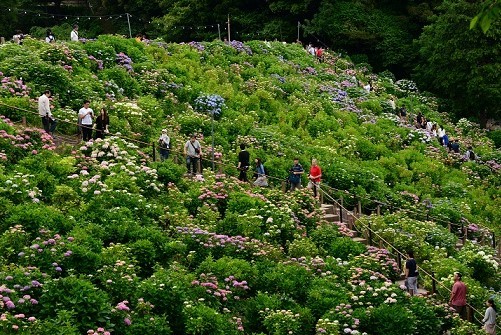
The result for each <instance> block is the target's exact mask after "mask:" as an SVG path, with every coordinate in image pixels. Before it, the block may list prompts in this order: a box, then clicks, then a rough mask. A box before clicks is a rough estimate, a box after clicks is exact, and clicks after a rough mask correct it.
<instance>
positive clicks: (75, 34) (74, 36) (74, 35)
mask: <svg viewBox="0 0 501 335" xmlns="http://www.w3.org/2000/svg"><path fill="white" fill-rule="evenodd" d="M70 41H72V42H78V24H75V25H73V30H72V31H71V34H70Z"/></svg>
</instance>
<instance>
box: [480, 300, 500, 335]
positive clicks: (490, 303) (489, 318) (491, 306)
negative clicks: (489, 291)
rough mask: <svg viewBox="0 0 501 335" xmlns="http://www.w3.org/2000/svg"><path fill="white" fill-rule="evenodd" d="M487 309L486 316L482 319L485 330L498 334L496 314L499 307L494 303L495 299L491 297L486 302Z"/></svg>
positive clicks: (492, 334) (493, 334) (491, 333)
mask: <svg viewBox="0 0 501 335" xmlns="http://www.w3.org/2000/svg"><path fill="white" fill-rule="evenodd" d="M485 305H486V306H487V309H486V310H485V316H484V318H483V320H482V322H483V323H484V330H485V332H486V333H487V334H490V335H496V314H497V308H496V304H495V303H494V299H492V298H491V299H489V300H487V301H486V302H485Z"/></svg>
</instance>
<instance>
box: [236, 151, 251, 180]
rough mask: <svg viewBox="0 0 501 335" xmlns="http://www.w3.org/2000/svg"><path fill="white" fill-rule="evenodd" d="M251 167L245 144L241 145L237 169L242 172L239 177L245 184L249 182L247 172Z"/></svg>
mask: <svg viewBox="0 0 501 335" xmlns="http://www.w3.org/2000/svg"><path fill="white" fill-rule="evenodd" d="M249 165H250V154H249V152H248V151H247V150H245V144H243V143H242V144H240V152H239V153H238V166H237V169H238V170H239V171H240V174H239V175H238V180H240V181H243V182H248V181H249V180H248V179H247V170H249Z"/></svg>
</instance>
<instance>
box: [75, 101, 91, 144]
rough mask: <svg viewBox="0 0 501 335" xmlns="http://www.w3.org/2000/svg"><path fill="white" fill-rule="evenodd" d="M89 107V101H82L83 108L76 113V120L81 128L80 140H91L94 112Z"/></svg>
mask: <svg viewBox="0 0 501 335" xmlns="http://www.w3.org/2000/svg"><path fill="white" fill-rule="evenodd" d="M89 106H90V101H89V100H84V103H83V107H82V108H80V110H79V111H78V119H79V120H80V124H81V126H82V139H83V140H84V141H90V139H91V138H92V124H93V119H94V111H93V110H92V108H90V107H89Z"/></svg>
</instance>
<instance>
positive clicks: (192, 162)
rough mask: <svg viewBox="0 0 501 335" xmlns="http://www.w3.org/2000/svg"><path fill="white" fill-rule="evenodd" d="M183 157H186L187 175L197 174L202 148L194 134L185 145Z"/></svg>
mask: <svg viewBox="0 0 501 335" xmlns="http://www.w3.org/2000/svg"><path fill="white" fill-rule="evenodd" d="M184 155H185V156H186V167H187V168H188V174H197V173H198V164H199V161H200V157H202V146H201V145H200V142H198V141H197V136H196V135H195V134H193V135H191V137H190V139H189V140H188V141H187V142H186V143H185V145H184Z"/></svg>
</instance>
